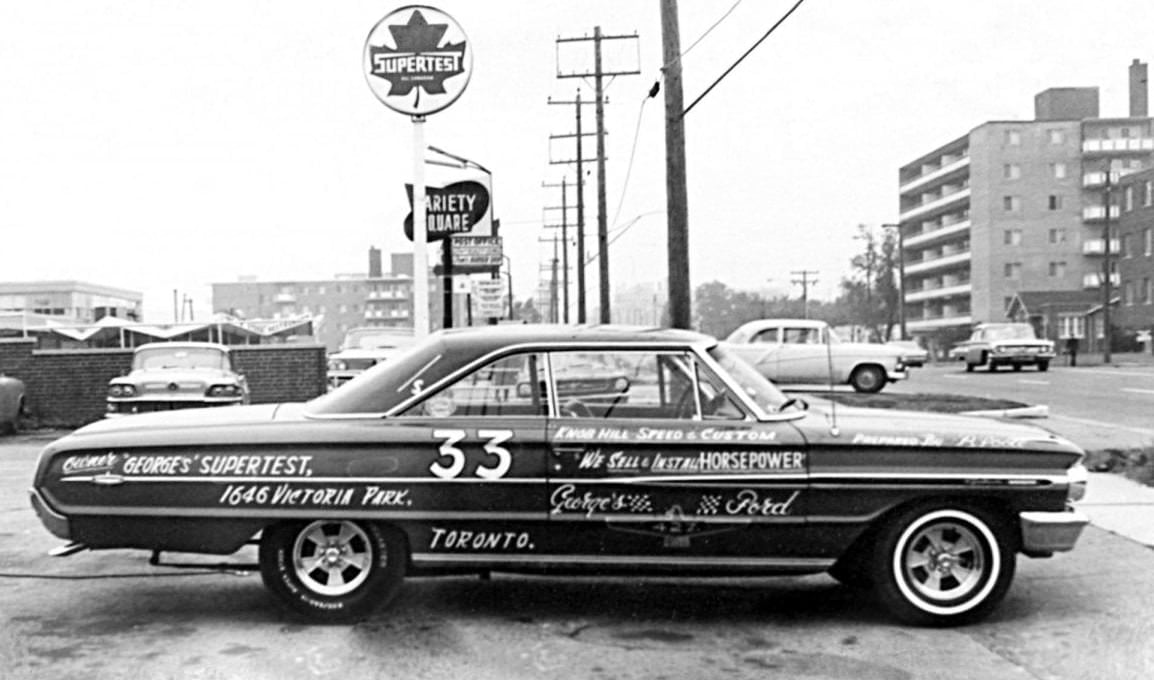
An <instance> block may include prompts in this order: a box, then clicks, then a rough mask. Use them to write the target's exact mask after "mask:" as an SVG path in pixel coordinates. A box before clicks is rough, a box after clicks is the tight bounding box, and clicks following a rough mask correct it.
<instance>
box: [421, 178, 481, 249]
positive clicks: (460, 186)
mask: <svg viewBox="0 0 1154 680" xmlns="http://www.w3.org/2000/svg"><path fill="white" fill-rule="evenodd" d="M405 193H406V194H408V196H409V214H408V216H406V217H405V236H406V237H408V239H409V240H410V241H412V240H413V213H412V209H413V185H412V184H406V185H405ZM425 223H426V225H427V227H428V232H427V234H428V237H427V238H428V240H429V241H440V240H442V239H444V238H447V237H449V236H452V235H453V234H469V235H472V236H490V235H492V232H493V228H492V220H490V219H489V188H488V187H486V186H485V185H484V184H482V183H480V182H477V181H475V180H466V181H464V182H453V183H452V184H449V185H448V186H444V187H425Z"/></svg>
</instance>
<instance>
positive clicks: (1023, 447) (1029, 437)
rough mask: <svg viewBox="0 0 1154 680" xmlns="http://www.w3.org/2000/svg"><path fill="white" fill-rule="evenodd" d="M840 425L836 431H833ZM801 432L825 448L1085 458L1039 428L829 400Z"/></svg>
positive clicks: (805, 422) (815, 408) (1070, 444)
mask: <svg viewBox="0 0 1154 680" xmlns="http://www.w3.org/2000/svg"><path fill="white" fill-rule="evenodd" d="M814 401H815V402H816V401H817V400H814ZM835 424H836V428H834V427H832V425H835ZM798 427H799V428H800V429H801V430H802V433H803V434H804V435H805V437H806V439H807V440H808V441H809V442H810V444H812V445H819V446H820V445H830V446H855V447H856V446H882V447H913V448H918V449H922V450H926V451H929V450H933V449H952V450H957V449H981V450H985V451H989V450H993V449H1002V450H1012V451H1044V452H1046V453H1069V454H1072V455H1074V456H1082V455H1084V452H1083V451H1082V449H1081V448H1080V447H1078V446H1077V445H1076V444H1074V443H1073V442H1071V441H1069V440H1068V439H1065V438H1063V437H1059V436H1058V435H1055V434H1053V433H1051V432H1047V431H1046V430H1043V429H1042V428H1040V427H1037V426H1035V425H1029V424H1025V423H1014V422H1006V421H1004V420H998V419H995V418H988V417H984V416H965V415H952V414H945V413H925V412H920V411H899V410H890V409H870V408H854V407H848V406H836V407H834V406H833V405H832V404H830V403H829V402H825V401H824V400H822V401H821V402H819V403H815V404H814V406H813V407H812V408H811V410H810V411H809V413H808V414H807V417H806V418H805V419H803V420H802V421H800V422H799V423H798ZM835 432H836V433H835Z"/></svg>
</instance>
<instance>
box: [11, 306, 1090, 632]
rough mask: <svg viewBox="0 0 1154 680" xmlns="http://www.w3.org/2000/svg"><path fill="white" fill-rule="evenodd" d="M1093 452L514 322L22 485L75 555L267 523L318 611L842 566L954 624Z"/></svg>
mask: <svg viewBox="0 0 1154 680" xmlns="http://www.w3.org/2000/svg"><path fill="white" fill-rule="evenodd" d="M575 357H579V358H580V360H579V361H578V360H576V359H575ZM593 364H597V365H599V366H601V367H602V368H600V369H599V370H602V371H603V370H605V369H604V367H606V366H612V367H615V368H614V370H615V371H619V372H620V374H621V375H623V376H626V377H627V379H626V380H615V381H613V384H614V385H615V386H616V387H613V389H617V390H620V392H619V393H618V394H617V395H616V397H619V398H614V395H612V394H604V393H599V394H598V395H597V399H595V400H592V401H585V400H583V399H582V398H581V395H574V394H567V393H566V392H565V391H563V390H559V389H557V387H556V384H557V380H558V372H557V371H556V370H555V368H554V367H556V366H569V367H576V366H580V365H593ZM574 370H576V368H570V369H569V372H570V377H572V375H571V372H572V371H574ZM511 375H515V376H518V378H517V380H510V379H509V376H511ZM1082 458H1083V452H1082V451H1081V450H1080V449H1079V448H1078V447H1077V446H1075V445H1073V444H1071V443H1070V442H1068V441H1066V440H1064V439H1061V438H1059V437H1056V436H1053V435H1051V434H1049V433H1047V432H1044V431H1042V430H1040V429H1037V428H1034V427H1032V426H1027V425H1017V424H1006V423H1001V422H997V421H994V420H986V419H979V418H964V417H956V416H944V415H926V414H915V413H899V412H893V411H869V410H865V409H859V410H852V409H847V408H843V407H836V408H835V407H829V406H822V407H820V408H819V407H818V406H816V405H815V406H814V407H813V408H807V406H806V404H805V403H804V402H802V401H800V400H798V399H787V398H786V397H784V396H783V395H782V394H781V393H780V392H779V391H778V390H777V389H776V388H774V387H773V385H771V384H770V383H769V382H768V381H766V380H765V379H764V378H763V377H762V376H761V375H760V374H758V373H757V371H755V370H754V369H753V368H752V367H750V366H749V365H748V364H746V363H744V362H743V361H741V360H739V359H737V358H736V356H735V355H733V354H732V353H731V352H730V351H728V350H727V349H726V348H725V347H724V346H723V345H721V344H719V343H718V342H717V341H716V340H714V339H713V338H709V337H706V336H703V335H698V334H695V333H691V332H687V331H674V330H660V329H648V330H647V329H634V328H623V327H612V326H600V327H598V326H593V327H565V326H500V327H489V328H485V329H465V330H452V331H442V332H438V333H435V334H433V335H431V336H430V337H429V338H427V339H426V340H424V341H422V342H420V343H418V344H416V345H415V346H413V347H412V348H410V349H409V350H408V351H407V352H406V353H405V354H403V355H401V356H398V357H396V358H395V359H394V360H392V361H390V362H388V363H386V364H382V365H379V366H377V367H374V368H372V369H370V370H369V371H367V372H366V373H365V374H363V375H362V376H360V377H358V378H356V379H354V380H353V381H351V382H349V383H348V384H346V385H345V386H343V387H342V388H340V389H339V390H335V391H333V392H330V393H328V394H326V395H324V396H322V397H319V398H317V399H316V400H314V401H311V402H309V403H306V404H282V405H274V404H267V405H253V406H244V407H238V408H231V409H199V410H187V411H176V412H170V413H153V414H142V415H134V416H130V417H126V418H121V419H116V420H106V421H102V422H99V423H94V424H92V425H89V426H87V427H84V428H81V429H79V430H77V431H75V432H73V433H72V434H69V435H67V436H65V437H63V438H62V439H59V440H57V441H55V442H53V443H52V444H50V445H49V446H48V447H47V448H46V449H45V450H44V452H43V453H42V455H41V458H40V462H39V467H38V469H37V471H36V476H35V481H34V486H33V489H32V491H31V495H32V504H33V506H34V507H35V509H36V512H37V513H38V515H39V517H40V518H41V520H42V522H43V523H44V525H45V526H46V527H47V528H48V529H49V530H50V531H51V532H52V533H53V534H55V535H56V536H58V537H60V538H62V539H66V540H69V541H71V544H70V545H68V546H64V547H62V549H60V550H59V551H58V552H59V553H60V554H67V553H72V552H75V551H78V550H82V549H85V548H88V549H107V548H138V549H144V550H150V551H153V558H154V561H158V560H159V557H160V553H161V551H180V552H196V553H208V554H229V553H233V552H236V551H238V550H240V549H241V548H242V547H243V546H245V545H246V544H249V543H252V542H257V543H259V551H258V555H259V559H258V562H259V567H258V565H252V568H259V569H260V571H261V574H262V577H263V580H264V583H265V585H266V586H267V587H268V588H269V589H270V590H271V591H272V592H273V593H274V594H275V595H276V596H277V597H278V598H279V599H280V600H281V601H282V602H283V603H284V604H285V605H286V606H288V607H289V608H290V609H291V610H294V611H295V612H297V613H301V614H304V615H306V616H308V617H309V618H311V619H313V620H317V621H325V622H344V621H352V620H356V619H358V618H360V617H363V616H365V615H367V614H368V613H370V612H371V611H372V610H373V609H374V608H376V607H378V606H382V605H384V604H385V603H387V602H388V601H389V600H390V599H391V598H392V597H393V596H394V595H395V594H396V593H397V591H398V589H399V587H400V586H401V583H402V579H403V577H404V576H406V575H418V576H419V575H434V574H461V573H480V574H486V573H490V572H492V571H504V572H523V573H529V572H532V573H545V574H573V573H591V574H637V573H646V574H665V575H674V576H707V575H771V574H806V573H819V572H829V573H830V574H831V575H833V576H834V577H835V578H837V579H838V580H840V581H842V582H844V583H847V584H850V585H855V586H859V585H860V586H870V587H872V588H873V589H874V590H875V591H876V593H877V594H878V596H879V600H880V602H881V603H882V604H883V605H884V606H885V608H886V609H888V610H889V611H890V612H892V613H893V614H894V615H895V616H896V617H897V618H899V619H900V620H903V621H907V622H911V623H919V624H933V625H944V624H958V623H963V622H967V621H973V620H976V619H978V618H980V617H982V616H983V615H985V614H987V613H988V612H989V611H990V610H991V609H992V608H993V607H994V606H995V605H996V604H997V603H998V602H999V601H1000V600H1001V599H1002V597H1003V596H1004V594H1005V593H1006V590H1007V589H1008V588H1009V586H1010V582H1011V580H1012V578H1013V574H1014V564H1015V558H1016V556H1017V554H1019V553H1022V554H1025V555H1028V556H1031V557H1046V556H1049V555H1051V554H1053V553H1055V552H1058V551H1065V550H1070V549H1071V548H1073V546H1074V543H1075V541H1076V540H1077V538H1078V535H1079V533H1080V532H1081V529H1082V527H1083V526H1084V524H1085V522H1086V520H1085V517H1084V516H1083V515H1081V514H1080V513H1079V512H1077V511H1075V510H1073V509H1072V507H1071V503H1072V502H1073V501H1076V500H1078V499H1079V498H1080V497H1081V494H1082V493H1083V492H1084V490H1085V484H1086V478H1087V475H1086V471H1085V468H1083V467H1082V465H1081V461H1082Z"/></svg>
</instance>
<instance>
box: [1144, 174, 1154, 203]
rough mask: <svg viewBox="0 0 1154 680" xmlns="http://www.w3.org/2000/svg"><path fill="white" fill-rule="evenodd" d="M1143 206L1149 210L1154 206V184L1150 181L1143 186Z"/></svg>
mask: <svg viewBox="0 0 1154 680" xmlns="http://www.w3.org/2000/svg"><path fill="white" fill-rule="evenodd" d="M1142 205H1144V206H1146V207H1147V208H1149V207H1150V206H1152V205H1154V182H1152V181H1150V180H1146V183H1145V184H1143V185H1142Z"/></svg>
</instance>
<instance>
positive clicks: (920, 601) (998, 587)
mask: <svg viewBox="0 0 1154 680" xmlns="http://www.w3.org/2000/svg"><path fill="white" fill-rule="evenodd" d="M875 545H876V550H875V553H874V559H873V563H872V565H871V566H872V572H873V573H872V577H873V582H874V585H875V587H876V592H877V594H878V597H879V599H880V600H881V601H882V604H883V605H884V606H885V607H886V608H887V609H888V610H889V611H890V612H891V613H892V614H893V615H894V616H896V617H897V618H898V619H901V620H902V621H905V622H907V623H913V624H919V625H937V626H952V625H960V624H963V623H970V622H973V621H977V620H979V619H981V618H983V617H985V616H986V615H987V614H989V613H990V611H991V610H993V608H994V607H995V606H997V604H998V603H999V602H1001V600H1002V598H1003V597H1005V594H1006V591H1007V590H1008V589H1009V587H1010V582H1011V581H1012V580H1013V577H1014V559H1015V554H1014V548H1013V545H1012V544H1011V539H1010V534H1009V532H1008V531H1007V530H1006V529H1005V528H1004V527H1003V526H1002V524H1001V523H1000V522H998V521H997V519H996V518H995V517H993V516H992V515H989V514H988V513H986V512H984V511H981V510H978V509H976V508H965V507H960V506H958V507H952V506H937V507H928V508H927V507H922V508H914V509H912V510H909V511H907V512H905V513H903V514H902V515H900V516H899V517H897V518H896V519H895V521H893V522H891V523H889V524H888V525H887V526H885V527H884V528H883V529H882V530H881V532H880V534H879V539H878V541H877V543H876V544H875Z"/></svg>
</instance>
